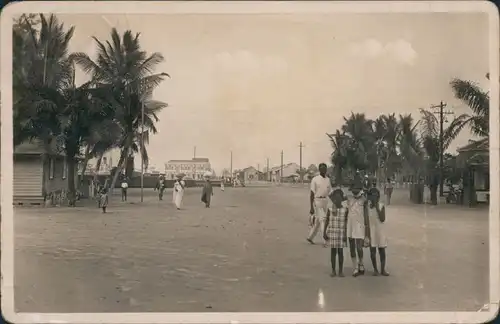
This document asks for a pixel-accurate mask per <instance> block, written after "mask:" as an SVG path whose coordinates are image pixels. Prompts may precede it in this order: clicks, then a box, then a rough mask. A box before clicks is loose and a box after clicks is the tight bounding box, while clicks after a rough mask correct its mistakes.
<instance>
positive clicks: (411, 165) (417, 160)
mask: <svg viewBox="0 0 500 324" xmlns="http://www.w3.org/2000/svg"><path fill="white" fill-rule="evenodd" d="M419 124H420V121H418V122H417V123H414V119H413V117H412V115H411V114H408V115H399V134H398V138H397V141H396V145H397V150H398V151H399V158H400V163H401V167H402V170H403V171H404V174H405V175H406V176H408V175H411V176H416V177H420V174H421V167H422V164H421V162H422V159H423V156H422V155H423V151H422V142H421V139H420V137H419V134H418V130H417V128H418V126H419Z"/></svg>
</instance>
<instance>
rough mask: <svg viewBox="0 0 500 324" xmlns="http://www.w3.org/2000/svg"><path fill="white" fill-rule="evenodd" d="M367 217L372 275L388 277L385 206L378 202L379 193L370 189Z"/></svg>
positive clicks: (374, 189)
mask: <svg viewBox="0 0 500 324" xmlns="http://www.w3.org/2000/svg"><path fill="white" fill-rule="evenodd" d="M368 217H369V222H370V258H371V260H372V265H373V275H374V276H378V275H379V274H381V275H383V276H388V275H389V273H388V272H387V271H386V270H385V262H386V254H385V249H386V248H387V237H386V236H385V230H384V227H385V226H384V224H385V206H384V204H382V203H381V202H380V192H379V191H378V189H377V188H371V189H370V191H369V192H368ZM377 249H378V253H379V255H380V272H379V271H378V267H377Z"/></svg>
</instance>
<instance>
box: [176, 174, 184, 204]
mask: <svg viewBox="0 0 500 324" xmlns="http://www.w3.org/2000/svg"><path fill="white" fill-rule="evenodd" d="M185 187H186V183H185V182H184V180H181V181H176V182H175V184H174V204H175V207H177V208H181V206H182V198H183V197H184V188H185Z"/></svg>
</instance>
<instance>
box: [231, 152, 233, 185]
mask: <svg viewBox="0 0 500 324" xmlns="http://www.w3.org/2000/svg"><path fill="white" fill-rule="evenodd" d="M230 172H231V180H233V151H231V171H230Z"/></svg>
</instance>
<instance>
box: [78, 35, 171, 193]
mask: <svg viewBox="0 0 500 324" xmlns="http://www.w3.org/2000/svg"><path fill="white" fill-rule="evenodd" d="M93 39H94V41H95V43H96V44H97V48H98V53H97V59H96V60H95V61H93V60H92V59H91V58H90V57H89V56H88V55H87V54H85V53H75V54H74V55H73V56H72V58H73V59H74V60H75V62H77V63H78V64H79V65H80V67H82V69H83V70H84V71H85V72H86V73H89V74H91V75H92V82H93V83H94V84H96V85H102V84H105V85H109V86H111V87H112V89H113V95H114V98H115V100H116V101H117V102H118V103H119V106H120V109H118V111H117V115H116V116H115V118H116V121H117V123H118V124H119V125H120V127H121V136H120V140H119V147H120V149H121V154H120V160H119V162H118V172H116V174H115V175H114V177H113V182H112V185H111V190H112V189H113V188H114V186H115V184H116V180H117V179H118V175H119V174H120V173H121V171H122V169H123V167H124V162H125V160H126V158H127V157H128V156H129V155H131V154H134V153H137V152H139V153H140V154H141V158H142V160H143V161H144V162H145V163H146V164H147V162H148V160H149V159H148V155H147V150H146V147H145V145H146V144H147V142H148V138H149V132H151V133H156V132H157V130H156V128H155V126H154V124H155V122H157V121H158V116H157V114H158V112H159V111H160V110H161V109H163V108H165V107H166V106H167V104H166V103H163V102H159V101H154V100H152V99H151V98H152V93H153V90H154V89H155V88H156V87H157V86H158V85H159V84H160V83H161V82H162V81H163V80H164V79H165V77H169V76H168V74H166V73H156V74H155V73H153V72H154V68H155V66H157V65H158V64H159V63H161V62H163V61H164V58H163V56H162V55H161V54H160V53H153V54H151V55H149V56H148V54H147V52H145V51H142V50H141V48H140V43H139V34H136V35H133V34H132V31H130V30H127V31H126V32H125V33H124V34H123V36H120V34H119V33H118V31H117V30H116V29H115V28H113V29H112V30H111V40H108V41H106V43H103V42H101V41H100V40H99V39H97V38H95V37H93ZM143 106H144V121H142V118H141V117H142V114H141V111H142V107H143ZM143 126H144V129H145V132H144V142H143V141H141V140H140V139H141V138H142V137H143V136H142V135H141V133H142V132H141V130H142V128H143Z"/></svg>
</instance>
